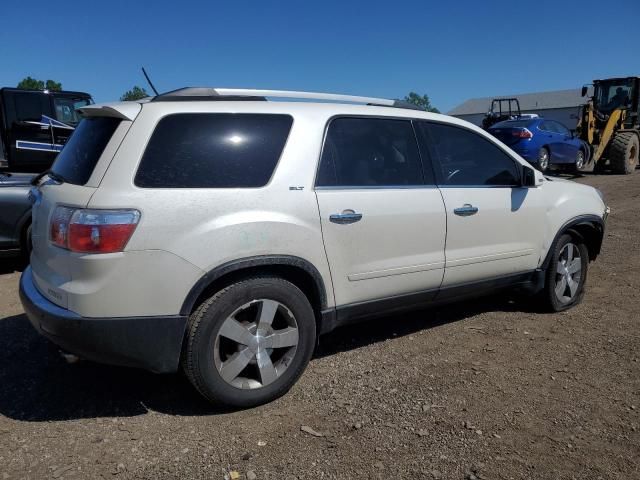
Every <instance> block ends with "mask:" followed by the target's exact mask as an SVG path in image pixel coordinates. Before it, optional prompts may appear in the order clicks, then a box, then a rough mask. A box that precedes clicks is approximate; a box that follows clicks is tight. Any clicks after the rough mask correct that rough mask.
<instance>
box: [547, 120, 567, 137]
mask: <svg viewBox="0 0 640 480" xmlns="http://www.w3.org/2000/svg"><path fill="white" fill-rule="evenodd" d="M551 123H552V124H553V125H554V126H555V129H556V132H558V133H560V134H562V135H571V132H569V129H568V128H567V127H565V126H564V125H562V124H561V123H558V122H551Z"/></svg>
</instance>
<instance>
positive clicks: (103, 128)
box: [52, 117, 120, 185]
mask: <svg viewBox="0 0 640 480" xmlns="http://www.w3.org/2000/svg"><path fill="white" fill-rule="evenodd" d="M119 124H120V119H118V118H109V117H95V118H85V119H84V120H82V121H81V122H80V124H79V125H78V128H76V129H75V131H74V132H73V133H72V134H71V137H70V138H69V141H67V143H66V145H65V146H64V148H63V149H62V151H61V152H60V153H59V154H58V156H57V157H56V161H55V162H54V164H53V167H52V170H53V171H54V172H55V173H57V174H58V175H61V176H62V177H63V178H64V180H65V181H66V182H68V183H73V184H75V185H84V184H85V183H87V181H88V180H89V177H91V174H92V173H93V169H94V168H95V166H96V164H97V163H98V159H99V158H100V155H102V152H103V151H104V149H105V147H106V146H107V143H109V140H110V139H111V136H112V135H113V132H115V130H116V128H118V125H119Z"/></svg>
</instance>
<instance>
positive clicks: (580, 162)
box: [573, 150, 585, 173]
mask: <svg viewBox="0 0 640 480" xmlns="http://www.w3.org/2000/svg"><path fill="white" fill-rule="evenodd" d="M584 159H585V155H584V150H578V153H576V163H575V165H574V167H573V168H574V170H575V172H576V173H578V172H581V171H582V169H583V168H584Z"/></svg>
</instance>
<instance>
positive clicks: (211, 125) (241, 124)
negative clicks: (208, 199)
mask: <svg viewBox="0 0 640 480" xmlns="http://www.w3.org/2000/svg"><path fill="white" fill-rule="evenodd" d="M292 123H293V119H292V118H291V117H290V116H289V115H274V114H232V113H215V114H211V113H206V114H205V113H182V114H175V115H169V116H167V117H164V118H163V119H162V120H160V122H158V126H157V127H156V129H155V131H154V132H153V135H152V136H151V139H150V140H149V144H148V145H147V148H146V150H145V152H144V155H143V156H142V160H141V161H140V166H139V167H138V172H137V173H136V178H135V184H136V185H137V186H139V187H142V188H256V187H263V186H264V185H266V184H267V183H268V182H269V179H270V178H271V175H272V174H273V170H274V169H275V167H276V164H277V163H278V160H279V158H280V155H281V154H282V150H283V149H284V145H285V143H286V141H287V137H288V136H289V131H290V130H291V124H292Z"/></svg>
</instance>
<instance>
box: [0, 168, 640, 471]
mask: <svg viewBox="0 0 640 480" xmlns="http://www.w3.org/2000/svg"><path fill="white" fill-rule="evenodd" d="M579 181H581V182H584V183H588V184H591V185H595V186H597V187H599V188H600V189H601V190H602V191H603V192H604V193H605V196H606V198H607V201H608V203H609V204H610V206H611V208H612V215H611V217H610V220H609V225H608V232H607V237H606V239H605V245H604V251H603V254H602V255H601V257H600V258H598V261H597V262H596V263H594V264H592V265H591V267H592V268H591V270H590V278H589V282H588V291H587V295H586V298H585V301H584V302H583V304H582V305H580V306H579V307H577V308H575V309H573V310H571V311H568V312H565V313H562V314H556V315H549V314H539V313H535V312H533V311H531V309H530V307H527V306H524V305H522V304H519V303H514V302H512V301H510V300H508V299H506V298H504V296H502V297H498V298H489V299H486V300H482V301H475V302H470V303H465V304H463V305H458V306H455V307H446V308H439V309H437V310H431V311H424V312H418V313H414V314H409V315H402V316H396V317H390V318H385V319H382V320H378V321H375V322H371V323H369V324H366V325H363V326H360V327H353V328H349V329H343V330H340V331H337V332H335V333H333V334H331V335H330V336H328V337H325V338H324V339H323V346H322V347H321V349H320V351H319V352H318V354H317V355H316V358H315V359H314V360H313V361H312V362H311V364H310V366H309V368H308V369H307V371H306V373H305V374H304V376H303V377H302V379H301V380H300V382H299V383H298V384H297V385H296V386H295V387H294V388H293V390H292V391H291V392H290V393H289V394H288V395H286V396H285V397H284V398H282V399H280V400H278V401H276V402H274V403H272V404H270V405H266V406H264V407H260V408H256V409H253V410H248V411H240V412H223V411H220V410H216V409H214V408H212V407H210V406H209V405H208V404H207V403H205V402H204V401H202V400H201V399H200V398H199V397H198V395H197V394H196V393H194V391H193V390H192V388H191V387H190V386H189V384H188V383H187V381H186V380H185V379H184V378H183V377H182V376H179V375H173V376H157V375H153V374H149V373H145V372H141V371H136V370H129V369H122V368H113V367H106V366H100V365H95V364H92V363H89V362H78V363H74V364H69V363H67V362H66V361H65V360H64V359H63V358H62V357H61V356H60V354H59V353H58V350H57V349H56V348H55V347H54V346H53V345H51V344H49V343H48V342H47V341H46V340H45V339H43V338H40V337H39V336H38V335H37V334H36V333H35V332H34V331H33V329H32V328H31V327H30V325H29V323H28V321H27V320H26V318H25V316H24V315H23V314H22V308H21V306H20V302H19V300H18V295H17V284H18V278H19V272H13V271H12V267H11V265H7V264H6V261H5V263H4V272H3V273H4V274H2V275H0V299H1V300H0V480H5V479H14V478H16V479H17V478H38V479H39V478H58V479H62V478H113V477H115V476H117V477H118V478H149V479H152V478H153V479H157V478H207V479H223V478H225V475H226V476H227V478H235V476H236V473H235V472H238V474H239V478H258V479H266V478H277V479H287V478H305V479H316V478H385V479H390V478H427V479H428V478H442V479H462V478H486V479H500V478H505V479H508V478H514V479H520V478H540V479H556V478H562V479H598V478H602V479H610V478H620V479H631V478H640V330H639V329H640V293H639V290H640V253H638V250H639V249H640V217H639V214H638V211H639V208H640V172H637V173H636V174H635V175H631V176H628V177H619V176H601V177H594V176H586V177H584V178H582V179H579ZM302 426H306V427H311V428H312V429H313V430H314V431H317V432H318V433H319V434H321V435H322V436H314V435H312V434H309V433H307V432H305V431H302V430H301V427H302ZM254 475H255V477H254Z"/></svg>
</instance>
